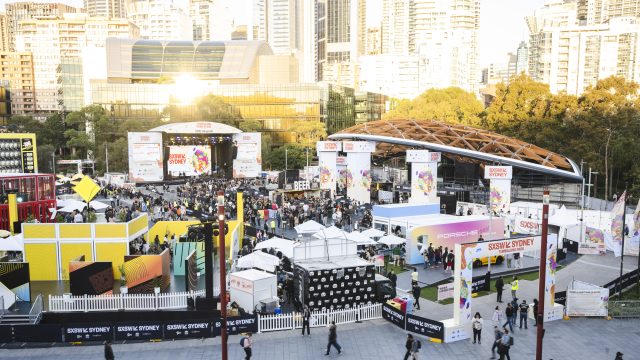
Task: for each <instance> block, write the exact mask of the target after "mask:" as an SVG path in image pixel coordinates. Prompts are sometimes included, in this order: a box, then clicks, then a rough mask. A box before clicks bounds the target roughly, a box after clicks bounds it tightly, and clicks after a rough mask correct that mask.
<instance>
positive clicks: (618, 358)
mask: <svg viewBox="0 0 640 360" xmlns="http://www.w3.org/2000/svg"><path fill="white" fill-rule="evenodd" d="M622 355H624V354H623V353H621V352H620V351H618V352H616V358H615V359H614V360H623V359H622Z"/></svg>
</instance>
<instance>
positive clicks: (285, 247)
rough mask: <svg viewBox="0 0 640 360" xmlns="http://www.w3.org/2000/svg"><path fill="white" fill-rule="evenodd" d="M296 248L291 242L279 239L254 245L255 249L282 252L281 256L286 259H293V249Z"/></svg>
mask: <svg viewBox="0 0 640 360" xmlns="http://www.w3.org/2000/svg"><path fill="white" fill-rule="evenodd" d="M295 246H296V243H294V242H293V241H291V240H287V239H281V238H277V237H274V238H271V239H269V240H265V241H261V242H259V243H257V244H256V247H255V248H256V249H269V248H274V249H278V250H279V251H281V252H282V254H283V255H284V256H286V257H288V258H291V257H293V248H294V247H295Z"/></svg>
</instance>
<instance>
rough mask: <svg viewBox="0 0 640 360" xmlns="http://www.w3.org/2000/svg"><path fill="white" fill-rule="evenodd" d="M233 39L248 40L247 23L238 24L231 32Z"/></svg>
mask: <svg viewBox="0 0 640 360" xmlns="http://www.w3.org/2000/svg"><path fill="white" fill-rule="evenodd" d="M231 40H247V25H238V26H236V28H235V29H234V30H233V32H232V33H231Z"/></svg>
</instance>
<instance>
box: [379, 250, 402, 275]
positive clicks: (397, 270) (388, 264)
mask: <svg viewBox="0 0 640 360" xmlns="http://www.w3.org/2000/svg"><path fill="white" fill-rule="evenodd" d="M384 261H385V263H386V265H385V269H387V271H392V270H393V272H394V273H395V274H396V275H398V274H400V273H401V272H405V271H408V270H407V269H405V268H404V267H402V266H395V265H393V261H392V260H391V256H389V255H386V256H385V257H384Z"/></svg>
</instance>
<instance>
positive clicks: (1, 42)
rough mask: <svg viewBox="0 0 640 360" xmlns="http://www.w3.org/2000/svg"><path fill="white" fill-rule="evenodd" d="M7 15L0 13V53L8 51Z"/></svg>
mask: <svg viewBox="0 0 640 360" xmlns="http://www.w3.org/2000/svg"><path fill="white" fill-rule="evenodd" d="M7 20H8V18H7V14H5V13H0V51H9V24H8V22H7Z"/></svg>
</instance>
